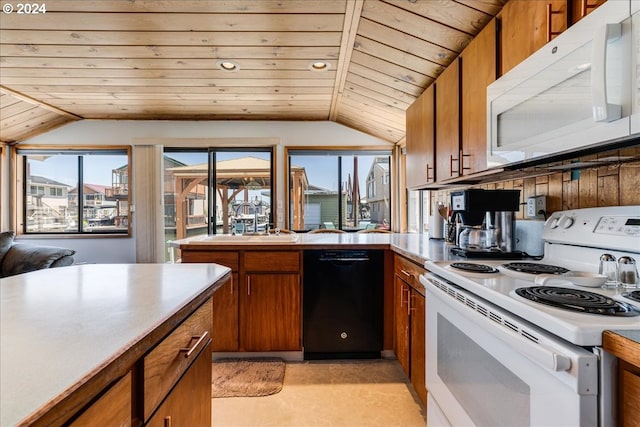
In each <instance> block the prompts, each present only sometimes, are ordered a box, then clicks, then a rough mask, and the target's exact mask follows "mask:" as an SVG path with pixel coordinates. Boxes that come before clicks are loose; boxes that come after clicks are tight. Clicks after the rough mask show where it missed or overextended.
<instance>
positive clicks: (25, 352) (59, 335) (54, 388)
mask: <svg viewBox="0 0 640 427" xmlns="http://www.w3.org/2000/svg"><path fill="white" fill-rule="evenodd" d="M229 271H230V270H229V269H228V268H226V267H222V266H219V265H216V264H130V265H129V264H126V265H125V264H88V265H77V266H70V267H60V268H51V269H46V270H39V271H35V272H32V273H27V274H22V275H18V276H13V277H8V278H4V279H0V299H1V306H0V402H1V403H0V425H2V426H10V425H15V424H16V423H18V422H19V421H20V420H22V419H24V418H25V417H27V416H28V415H29V414H31V413H33V412H34V411H36V410H37V409H38V408H40V407H42V406H43V405H45V404H46V403H47V402H50V401H51V400H52V399H54V398H57V396H60V395H61V394H63V393H65V392H67V391H71V390H73V389H75V388H76V387H77V386H78V384H79V383H80V382H81V381H82V380H83V379H85V377H86V376H87V375H90V374H91V373H92V372H95V370H96V369H97V368H99V367H100V366H105V365H106V364H107V363H108V362H110V361H112V360H114V359H115V358H117V357H118V355H120V354H122V353H123V352H124V351H126V350H127V349H128V348H130V347H131V346H132V345H133V344H135V343H136V342H138V341H140V339H141V338H142V337H144V336H146V335H147V334H149V332H151V331H153V330H154V329H155V328H156V327H158V326H159V325H160V324H162V322H163V321H165V320H167V319H168V318H170V317H171V316H172V315H173V314H175V313H176V312H177V311H178V310H180V309H181V308H183V307H184V306H185V305H187V304H188V303H189V302H190V301H192V300H193V299H194V298H196V297H197V296H198V295H201V294H202V293H203V292H205V291H207V290H208V289H209V288H211V286H212V284H214V283H215V282H216V281H218V280H219V279H220V278H222V277H223V276H224V275H225V274H226V273H228V272H229Z"/></svg>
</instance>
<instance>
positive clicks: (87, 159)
mask: <svg viewBox="0 0 640 427" xmlns="http://www.w3.org/2000/svg"><path fill="white" fill-rule="evenodd" d="M166 155H167V156H169V157H172V158H174V159H176V160H179V161H181V162H183V163H186V164H199V163H206V162H207V153H201V152H200V153H166ZM248 155H250V156H254V157H259V158H263V159H267V158H268V154H267V153H263V152H229V153H226V152H218V153H217V158H218V160H229V159H236V158H239V157H245V156H248ZM373 158H374V157H373V156H359V162H358V176H359V178H360V179H359V181H360V194H363V193H364V191H365V190H364V189H365V187H364V186H365V181H366V175H367V172H368V171H369V168H370V167H371V162H372V161H373ZM34 159H35V157H34V158H30V161H29V164H30V166H31V174H32V175H39V176H44V177H47V178H51V179H54V180H56V181H59V182H62V183H65V184H67V185H70V186H72V187H73V186H75V185H76V182H77V180H78V177H77V169H78V167H77V157H76V156H53V157H49V158H48V159H46V160H44V161H39V160H34ZM126 162H127V159H126V156H123V155H120V156H114V155H85V156H84V182H85V183H86V184H99V185H106V186H110V185H111V179H112V177H111V170H112V169H117V168H119V167H121V166H122V165H124V164H126ZM293 164H294V165H296V166H302V167H304V168H305V170H306V173H307V178H308V180H309V183H311V184H313V185H317V186H319V187H323V188H326V189H329V190H334V191H337V190H338V172H337V170H338V160H337V157H335V156H294V157H293ZM342 166H343V172H342V179H343V181H346V180H347V177H348V174H352V173H353V160H352V156H344V157H343V164H342Z"/></svg>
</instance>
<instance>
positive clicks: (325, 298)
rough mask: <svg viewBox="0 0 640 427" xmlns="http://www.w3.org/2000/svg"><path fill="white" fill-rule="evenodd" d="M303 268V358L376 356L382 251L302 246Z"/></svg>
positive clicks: (380, 329)
mask: <svg viewBox="0 0 640 427" xmlns="http://www.w3.org/2000/svg"><path fill="white" fill-rule="evenodd" d="M303 268H304V270H303V277H304V283H303V286H304V287H303V328H302V329H303V335H302V337H303V344H304V358H305V359H307V360H312V359H356V358H358V359H374V358H380V351H381V350H382V335H383V297H384V289H383V288H384V251H382V250H307V251H304V267H303Z"/></svg>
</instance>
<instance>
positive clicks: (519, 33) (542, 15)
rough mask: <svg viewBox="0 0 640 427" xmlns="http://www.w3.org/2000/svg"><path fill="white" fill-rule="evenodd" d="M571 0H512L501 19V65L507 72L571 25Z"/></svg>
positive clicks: (500, 70) (502, 72)
mask: <svg viewBox="0 0 640 427" xmlns="http://www.w3.org/2000/svg"><path fill="white" fill-rule="evenodd" d="M569 1H570V0H548V1H538V0H536V1H531V0H509V2H508V3H507V4H505V5H504V7H503V8H502V10H501V11H500V13H499V14H498V17H499V20H500V24H499V25H500V38H499V49H500V69H499V74H500V75H503V74H505V73H506V72H508V71H509V70H511V69H512V68H514V67H515V66H516V65H518V64H519V63H521V62H522V61H524V60H525V59H527V58H528V57H529V56H530V55H531V54H532V53H534V52H535V51H537V50H538V49H540V48H541V47H542V46H544V45H545V44H546V43H547V42H549V41H551V40H553V38H554V37H556V36H557V35H558V34H560V33H562V32H563V31H564V30H566V29H567V27H568V24H567V21H568V17H569V13H568V9H569V7H568V6H569V5H568V2H569Z"/></svg>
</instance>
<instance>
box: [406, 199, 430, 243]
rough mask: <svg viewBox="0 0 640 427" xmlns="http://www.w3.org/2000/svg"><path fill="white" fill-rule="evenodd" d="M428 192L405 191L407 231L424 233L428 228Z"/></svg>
mask: <svg viewBox="0 0 640 427" xmlns="http://www.w3.org/2000/svg"><path fill="white" fill-rule="evenodd" d="M428 222H429V192H428V191H422V190H421V191H407V232H408V233H426V232H427V231H428V229H429V224H428Z"/></svg>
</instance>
